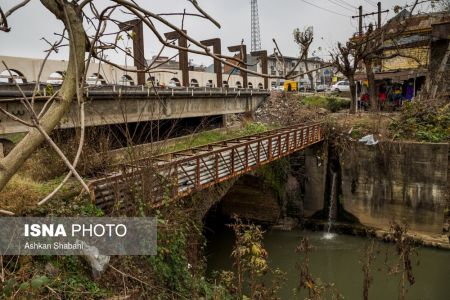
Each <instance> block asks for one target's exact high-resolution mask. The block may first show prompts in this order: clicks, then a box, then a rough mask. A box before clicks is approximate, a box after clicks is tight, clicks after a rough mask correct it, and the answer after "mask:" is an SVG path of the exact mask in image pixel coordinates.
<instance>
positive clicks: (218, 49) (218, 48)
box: [200, 38, 223, 87]
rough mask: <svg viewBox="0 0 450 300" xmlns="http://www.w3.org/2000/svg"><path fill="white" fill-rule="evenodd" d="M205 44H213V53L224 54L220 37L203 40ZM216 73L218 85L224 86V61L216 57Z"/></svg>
mask: <svg viewBox="0 0 450 300" xmlns="http://www.w3.org/2000/svg"><path fill="white" fill-rule="evenodd" d="M200 43H202V44H203V45H205V46H212V47H213V53H214V54H217V55H219V56H220V55H222V42H221V41H220V39H219V38H215V39H210V40H204V41H201V42H200ZM214 73H216V81H217V87H222V86H223V79H222V63H221V62H220V60H218V59H214Z"/></svg>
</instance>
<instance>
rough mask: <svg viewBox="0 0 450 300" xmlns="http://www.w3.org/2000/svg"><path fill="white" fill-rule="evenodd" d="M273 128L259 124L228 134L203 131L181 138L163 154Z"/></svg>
mask: <svg viewBox="0 0 450 300" xmlns="http://www.w3.org/2000/svg"><path fill="white" fill-rule="evenodd" d="M270 129H273V128H269V126H267V125H266V124H263V123H260V122H253V123H247V124H246V125H245V126H244V128H242V129H239V130H236V131H230V132H221V131H217V130H212V131H205V132H200V133H196V134H193V135H192V136H190V137H187V138H183V139H182V140H180V141H177V143H176V144H175V145H171V146H169V147H167V148H165V149H164V152H175V151H181V150H185V149H188V148H192V147H198V146H202V145H206V144H209V143H214V142H220V141H224V140H229V139H234V138H239V137H243V136H246V135H252V134H258V133H262V132H265V131H268V130H270Z"/></svg>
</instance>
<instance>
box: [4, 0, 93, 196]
mask: <svg viewBox="0 0 450 300" xmlns="http://www.w3.org/2000/svg"><path fill="white" fill-rule="evenodd" d="M41 3H42V4H43V5H44V6H45V7H46V8H47V9H48V10H49V11H50V12H52V13H53V14H54V15H55V16H56V17H57V18H58V19H60V20H61V21H63V23H64V26H65V28H66V29H67V31H68V33H69V45H70V52H69V63H68V67H67V72H66V76H65V78H64V82H63V85H62V86H61V91H60V98H59V99H55V101H54V102H53V103H52V105H51V106H50V107H49V109H48V111H47V112H46V113H45V114H44V115H43V116H42V118H41V120H40V121H39V123H40V124H41V126H42V128H43V129H44V130H45V132H47V133H50V132H51V131H52V130H53V129H54V128H55V127H56V126H57V125H58V123H59V122H60V120H61V118H62V117H63V116H64V114H65V113H66V112H67V111H68V110H70V107H71V104H72V101H73V99H74V98H75V96H76V93H77V88H78V87H77V84H76V83H77V81H78V82H80V84H81V78H82V74H84V68H85V65H84V57H85V49H86V41H87V40H86V34H85V31H84V28H83V19H82V16H81V11H80V10H79V9H78V6H77V5H75V4H72V3H67V2H61V4H60V3H58V2H57V1H53V0H41ZM66 14H67V17H66ZM43 141H44V136H43V135H42V134H41V133H40V132H39V130H38V129H36V128H31V129H30V130H29V131H28V134H27V135H26V136H25V137H24V138H23V139H22V140H21V141H20V142H19V143H18V144H17V145H16V146H15V147H14V148H13V149H12V150H11V152H10V153H9V154H8V155H7V156H6V157H4V158H3V159H1V160H0V190H2V189H3V188H4V187H5V185H6V184H7V183H8V181H9V180H10V179H11V177H12V176H14V174H15V173H16V172H17V170H18V169H19V168H20V167H21V166H22V165H23V163H24V162H25V161H26V160H27V159H28V158H29V157H30V156H31V154H32V153H33V152H34V151H35V150H36V149H37V148H38V146H39V145H40V144H41V143H42V142H43Z"/></svg>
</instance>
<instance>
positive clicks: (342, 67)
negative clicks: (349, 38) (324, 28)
mask: <svg viewBox="0 0 450 300" xmlns="http://www.w3.org/2000/svg"><path fill="white" fill-rule="evenodd" d="M330 55H331V63H332V64H333V66H334V67H335V69H336V70H337V71H338V72H341V73H342V74H343V75H344V76H345V77H347V79H348V81H349V84H350V95H351V104H350V113H352V114H354V113H356V105H357V99H356V81H355V73H356V69H357V66H358V61H359V60H360V50H359V48H358V47H357V46H356V45H355V44H354V43H352V42H347V44H346V45H345V46H344V45H342V44H341V43H338V44H337V49H336V50H335V51H334V52H330Z"/></svg>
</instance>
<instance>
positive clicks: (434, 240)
mask: <svg viewBox="0 0 450 300" xmlns="http://www.w3.org/2000/svg"><path fill="white" fill-rule="evenodd" d="M327 226H328V223H327V222H326V221H324V220H316V219H305V220H304V222H303V223H302V224H301V226H299V227H298V229H308V230H311V231H326V228H327ZM332 232H336V233H342V234H347V235H352V236H360V237H370V238H376V239H377V240H379V241H383V242H389V243H391V242H393V241H394V240H393V236H392V233H391V232H389V231H388V230H385V229H382V228H375V227H370V226H365V225H362V224H349V223H341V222H337V223H334V224H333V226H332ZM407 237H408V238H410V239H412V240H413V242H414V244H416V245H420V246H424V247H430V248H437V249H445V250H450V242H449V238H448V237H447V235H445V234H441V235H439V234H430V233H422V232H417V231H408V233H407Z"/></svg>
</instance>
